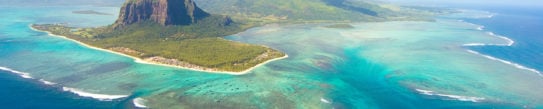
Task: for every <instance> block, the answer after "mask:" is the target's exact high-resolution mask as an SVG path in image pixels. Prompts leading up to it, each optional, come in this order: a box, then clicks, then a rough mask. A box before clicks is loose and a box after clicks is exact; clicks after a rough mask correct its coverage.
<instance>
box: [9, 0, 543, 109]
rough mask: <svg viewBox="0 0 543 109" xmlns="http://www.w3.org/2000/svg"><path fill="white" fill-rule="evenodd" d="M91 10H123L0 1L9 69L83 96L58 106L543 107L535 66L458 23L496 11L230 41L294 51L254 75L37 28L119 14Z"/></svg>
mask: <svg viewBox="0 0 543 109" xmlns="http://www.w3.org/2000/svg"><path fill="white" fill-rule="evenodd" d="M82 9H84V10H97V11H100V12H107V13H116V12H117V11H118V9H117V7H93V6H55V7H10V6H3V7H0V15H2V16H5V17H2V18H0V54H1V55H0V66H1V67H0V70H1V71H2V72H11V73H14V74H18V75H21V76H16V75H11V76H12V78H17V79H25V80H30V81H36V82H41V83H43V86H41V87H50V88H55V89H56V91H58V92H60V93H56V94H60V95H62V94H65V95H78V96H79V97H77V96H69V97H68V98H71V99H68V100H66V101H61V103H62V102H65V103H73V102H78V103H79V104H88V103H90V104H92V103H97V102H98V101H101V102H99V103H103V102H105V103H111V104H110V105H111V106H113V107H114V108H145V107H150V108H417V109H418V108H522V107H524V108H542V106H543V94H542V93H541V92H539V91H541V90H543V87H542V86H543V84H542V83H543V79H542V77H541V76H540V74H538V73H537V71H536V70H533V69H530V68H528V67H524V66H522V65H519V64H515V63H512V62H509V61H505V60H501V59H498V58H494V57H492V56H489V55H483V54H482V53H479V52H477V51H473V50H469V49H468V48H469V47H468V46H481V45H492V46H509V45H510V44H514V43H512V42H511V40H509V39H508V38H505V37H499V35H495V34H489V32H487V31H485V30H482V29H481V28H480V26H479V25H475V24H471V23H467V22H463V21H462V20H460V19H462V18H478V19H484V18H485V16H491V15H492V13H488V12H481V11H469V10H465V11H463V13H459V14H455V15H448V16H443V17H439V18H438V19H437V20H436V21H435V22H409V21H402V22H377V23H353V24H351V25H353V26H354V27H355V28H352V29H334V28H325V27H324V26H326V25H328V24H307V25H267V26H263V27H257V28H253V29H250V30H247V31H245V32H242V33H239V34H235V35H232V36H227V37H226V38H227V39H230V40H233V41H240V42H245V43H252V44H262V45H266V46H270V47H272V48H275V49H279V50H281V51H284V52H286V53H287V54H288V55H289V58H286V59H282V60H278V61H273V62H271V63H268V64H266V65H264V66H261V67H258V68H256V69H254V70H253V71H251V72H250V73H248V74H245V75H227V74H217V73H206V72H199V71H192V70H186V69H178V68H170V67H164V66H157V65H149V64H140V63H137V62H134V60H133V59H131V58H128V57H124V56H120V55H116V54H113V53H108V52H104V51H99V50H94V49H91V48H87V47H84V46H81V45H78V44H77V43H75V42H71V41H69V40H65V39H62V38H59V37H55V36H50V35H48V34H46V33H43V32H37V31H33V30H31V29H30V28H29V27H28V26H29V25H30V24H33V23H67V24H68V25H72V26H77V27H95V26H102V25H107V24H110V23H112V22H113V21H114V20H115V18H116V15H113V16H103V15H82V14H73V13H71V12H72V11H75V10H82ZM8 76H9V75H8ZM27 83H28V82H27ZM28 84H31V83H28ZM534 90H535V91H534ZM2 95H9V94H2ZM14 98H17V97H14ZM88 98H93V99H95V100H94V101H92V99H91V100H90V101H89V99H88ZM81 99H83V100H81ZM29 100H36V102H43V101H47V100H46V99H29ZM40 100H41V101H40ZM68 101H70V102H68ZM106 106H107V105H106Z"/></svg>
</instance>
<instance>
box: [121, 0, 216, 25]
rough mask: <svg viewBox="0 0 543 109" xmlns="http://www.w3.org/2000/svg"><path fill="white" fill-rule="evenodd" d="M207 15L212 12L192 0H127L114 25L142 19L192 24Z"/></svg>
mask: <svg viewBox="0 0 543 109" xmlns="http://www.w3.org/2000/svg"><path fill="white" fill-rule="evenodd" d="M207 16H210V14H209V13H206V12H204V11H203V10H202V9H200V8H198V7H197V6H196V4H195V3H194V1H192V0H127V2H126V3H125V4H124V5H123V7H122V8H121V12H120V14H119V18H118V19H117V21H115V24H114V25H113V26H114V28H119V27H124V26H126V25H130V24H133V23H136V22H141V21H153V22H156V23H158V24H161V25H190V24H192V23H196V22H198V20H201V19H203V18H205V17H207Z"/></svg>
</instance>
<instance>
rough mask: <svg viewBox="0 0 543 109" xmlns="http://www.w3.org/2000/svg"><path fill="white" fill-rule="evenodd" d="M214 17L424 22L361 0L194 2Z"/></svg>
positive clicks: (399, 9)
mask: <svg viewBox="0 0 543 109" xmlns="http://www.w3.org/2000/svg"><path fill="white" fill-rule="evenodd" d="M195 1H196V2H197V3H198V5H199V6H200V7H201V8H202V9H204V10H206V11H208V12H210V13H214V14H223V15H230V16H233V17H235V18H242V19H243V18H245V19H250V20H263V21H267V22H270V21H290V22H292V21H297V22H323V21H326V22H331V21H332V22H333V21H335V22H340V21H387V20H424V19H427V18H426V17H427V16H426V15H427V14H425V13H421V12H419V10H414V9H409V8H405V7H398V6H392V5H386V4H377V3H372V2H367V1H364V0H195Z"/></svg>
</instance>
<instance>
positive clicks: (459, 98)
mask: <svg viewBox="0 0 543 109" xmlns="http://www.w3.org/2000/svg"><path fill="white" fill-rule="evenodd" d="M415 90H416V91H417V92H419V93H420V94H424V95H430V96H440V97H447V98H452V99H456V100H460V101H471V102H480V101H482V100H485V98H482V97H470V96H460V95H449V94H440V93H436V92H434V91H429V90H422V89H415Z"/></svg>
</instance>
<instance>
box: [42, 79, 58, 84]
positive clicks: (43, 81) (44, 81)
mask: <svg viewBox="0 0 543 109" xmlns="http://www.w3.org/2000/svg"><path fill="white" fill-rule="evenodd" d="M40 82H42V83H43V84H45V85H55V84H57V83H54V82H50V81H46V80H43V79H40Z"/></svg>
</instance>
